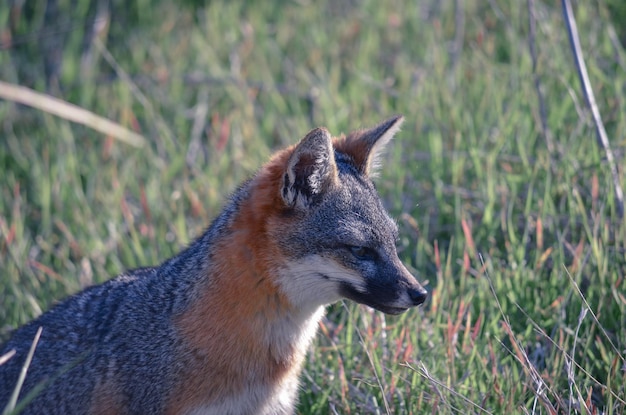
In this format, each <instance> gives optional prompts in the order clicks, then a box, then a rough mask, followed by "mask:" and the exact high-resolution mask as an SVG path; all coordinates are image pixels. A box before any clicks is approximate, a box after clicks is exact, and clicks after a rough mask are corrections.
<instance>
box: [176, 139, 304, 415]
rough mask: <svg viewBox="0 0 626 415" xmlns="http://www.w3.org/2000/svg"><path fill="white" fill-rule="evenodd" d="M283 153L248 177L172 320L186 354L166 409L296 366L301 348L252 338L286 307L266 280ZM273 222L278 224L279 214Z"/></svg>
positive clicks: (276, 378) (279, 205) (180, 409)
mask: <svg viewBox="0 0 626 415" xmlns="http://www.w3.org/2000/svg"><path fill="white" fill-rule="evenodd" d="M290 153H291V150H290V149H288V150H285V151H283V152H281V153H279V154H278V155H277V156H276V157H274V158H273V159H272V160H271V161H270V162H269V163H268V165H267V166H266V168H264V169H262V170H261V171H260V172H259V174H258V175H257V176H256V177H255V178H254V179H253V180H254V183H253V185H252V186H251V188H252V189H254V190H253V193H252V195H251V197H250V198H249V199H248V200H246V202H245V204H244V205H243V206H241V210H240V212H238V217H237V218H236V219H235V220H234V221H233V223H234V224H235V225H233V228H232V233H231V235H230V236H229V237H227V238H226V239H224V240H222V241H221V242H220V243H219V246H218V248H217V251H218V252H220V253H221V255H220V256H218V257H216V258H215V259H214V264H213V265H212V269H211V275H210V276H209V275H207V282H206V286H205V289H204V290H203V292H202V293H201V295H200V296H198V298H197V299H196V300H195V302H194V304H193V305H192V306H191V307H190V310H189V311H188V312H187V313H185V314H184V315H182V316H181V317H180V318H178V319H177V321H176V326H177V327H178V330H179V331H180V333H181V336H182V337H183V338H184V339H185V342H186V346H187V347H188V348H189V349H190V350H192V355H191V356H188V358H187V361H186V364H185V368H184V369H183V371H184V373H181V374H180V376H177V378H178V379H179V380H180V383H179V384H178V385H176V391H175V392H174V393H173V394H172V399H171V401H170V404H169V407H168V410H167V411H166V412H167V413H169V414H175V413H184V412H185V410H186V409H188V408H193V407H195V406H199V405H201V404H202V403H206V402H207V401H211V400H213V399H216V398H218V397H223V396H228V395H232V394H236V393H242V390H241V389H242V388H243V387H245V386H246V385H247V384H249V380H251V379H263V380H264V381H266V382H271V383H280V380H281V379H282V378H284V377H286V376H290V375H296V374H297V370H296V369H297V368H298V367H299V365H300V364H301V362H302V360H303V358H304V351H299V350H293V349H292V350H289V352H288V353H287V354H281V353H279V352H277V351H276V350H273V349H272V345H271V344H269V345H268V344H265V343H264V342H263V341H261V340H260V339H263V338H265V337H266V335H265V333H266V331H267V329H268V327H269V326H270V325H271V324H272V323H273V322H276V321H277V320H278V319H280V318H283V317H285V316H287V315H289V314H290V313H292V305H291V304H290V303H289V302H288V301H287V299H286V298H285V297H284V296H283V295H282V294H280V293H279V290H278V288H277V286H276V284H275V282H273V280H272V276H273V273H274V270H275V268H276V264H280V263H281V260H282V255H281V252H280V250H279V248H278V247H277V246H276V245H275V244H274V243H273V241H272V238H271V235H270V233H269V229H266V226H269V225H266V224H267V223H272V222H273V220H272V219H273V218H278V217H279V216H280V215H281V212H282V209H284V207H283V206H284V203H283V202H282V200H281V199H280V195H279V193H278V190H277V189H280V180H281V177H282V171H284V166H285V163H286V161H287V157H288V156H289V154H290ZM268 219H269V220H268ZM281 222H282V226H285V225H284V223H285V218H281ZM207 322H210V323H209V324H207ZM267 362H270V363H269V364H268V363H267Z"/></svg>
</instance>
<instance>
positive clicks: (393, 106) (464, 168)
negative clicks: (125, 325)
mask: <svg viewBox="0 0 626 415" xmlns="http://www.w3.org/2000/svg"><path fill="white" fill-rule="evenodd" d="M58 3H59V8H60V10H61V11H62V12H63V13H62V14H63V16H65V17H64V19H60V20H59V23H55V24H54V25H52V26H51V25H50V24H48V25H46V24H45V21H44V4H45V2H44V1H39V2H32V3H30V6H29V7H31V9H29V10H28V12H27V11H23V12H22V14H20V15H15V14H13V15H11V14H10V13H9V10H8V9H0V27H2V28H3V29H0V30H1V32H0V34H1V35H2V36H1V38H2V39H9V26H10V25H12V26H11V27H13V32H12V33H11V35H12V37H11V38H10V39H12V41H11V43H10V44H9V43H5V42H8V41H7V40H2V42H3V43H2V45H3V46H2V49H0V79H2V80H4V81H8V82H11V83H14V84H19V85H23V86H27V87H30V88H34V89H36V90H39V91H46V89H48V91H50V92H51V93H53V94H56V95H58V96H60V97H61V98H63V99H64V100H67V101H69V102H71V103H73V104H76V105H78V106H80V107H81V108H83V109H85V110H88V111H91V112H93V113H95V114H98V115H100V116H103V117H106V118H109V119H111V120H114V121H115V122H118V123H120V124H121V125H123V126H124V127H126V128H128V129H130V130H133V131H135V132H137V133H139V134H141V135H143V136H144V137H145V138H146V139H147V143H148V144H146V145H144V146H143V147H142V148H139V149H137V148H134V147H132V146H129V145H126V144H124V143H122V142H119V141H117V140H116V139H115V138H114V137H108V136H106V135H102V134H100V133H97V132H95V131H93V130H91V129H89V128H87V127H85V126H81V125H76V124H71V123H69V122H67V121H65V120H64V119H62V118H58V117H56V116H53V115H50V114H49V113H47V112H42V111H37V110H31V109H28V108H26V107H22V106H19V105H16V104H14V103H12V102H7V101H0V120H2V122H1V124H0V127H1V128H2V131H1V133H0V137H1V139H0V169H1V171H2V174H0V296H1V297H0V298H1V299H0V302H1V303H2V307H0V336H2V337H3V338H5V339H6V337H7V336H8V333H9V331H10V329H11V328H14V327H17V326H19V325H20V324H23V323H25V322H27V321H29V320H30V319H32V318H33V317H35V316H37V315H38V314H40V313H41V312H42V310H46V309H48V308H49V307H50V306H51V305H52V304H53V303H54V302H55V301H58V300H60V299H62V298H64V297H65V296H67V295H68V294H71V293H74V292H76V291H78V290H80V289H81V288H83V287H85V286H88V285H91V284H95V283H99V282H102V281H105V280H107V279H109V278H111V277H112V276H114V275H116V274H118V273H120V272H122V271H123V270H126V269H129V268H133V267H138V266H143V265H151V264H156V263H158V262H160V261H162V260H163V259H165V258H167V257H168V256H170V255H173V254H174V253H176V252H177V251H178V250H179V249H180V248H181V247H183V246H185V245H186V244H187V243H188V242H189V241H190V240H191V239H192V238H193V237H194V236H196V235H199V234H200V233H201V232H202V230H203V229H204V227H205V226H206V225H207V224H208V223H209V222H210V220H211V218H212V217H214V216H215V215H216V214H217V212H218V211H219V209H220V206H221V204H222V203H223V201H224V200H225V198H226V197H227V195H228V193H230V192H231V191H232V190H233V189H234V188H235V187H236V185H237V184H238V183H239V182H241V181H242V180H243V179H245V178H246V177H248V176H249V175H250V174H252V173H253V172H254V170H255V169H256V168H258V166H259V165H260V164H261V163H262V162H263V161H264V160H265V159H266V158H267V157H268V156H269V154H271V152H272V151H273V150H275V149H277V148H279V147H281V146H284V145H287V144H291V143H294V142H296V141H297V140H298V139H299V138H301V137H302V136H303V135H304V134H305V133H306V132H307V131H308V130H310V129H311V128H312V127H314V126H318V125H324V126H327V127H328V128H329V129H330V130H331V132H333V133H335V134H338V133H340V132H347V131H350V130H352V129H355V128H359V127H363V126H369V125H373V124H375V123H377V122H378V121H380V120H382V119H384V118H385V117H386V116H388V115H391V114H395V113H402V114H404V115H405V116H406V118H407V121H406V123H405V126H404V128H403V131H402V132H401V133H400V134H399V136H398V137H397V140H396V141H395V142H394V143H393V144H392V145H391V148H390V151H389V153H388V155H387V158H386V160H385V163H384V166H385V167H384V169H383V171H382V174H381V177H380V178H379V179H378V181H377V184H378V188H379V190H380V193H381V194H382V196H383V199H384V200H385V202H386V205H387V207H388V208H389V210H390V211H391V212H392V214H393V215H394V216H395V217H397V218H398V222H399V225H400V228H401V235H402V236H401V239H400V241H399V244H398V248H399V251H400V255H401V257H402V258H403V260H404V262H405V263H406V264H407V265H409V266H410V267H411V268H412V269H414V270H415V273H416V275H418V276H419V278H420V279H421V280H425V281H428V283H429V289H430V290H431V298H430V301H429V302H428V303H427V304H426V305H425V306H424V307H423V308H421V309H419V310H412V311H410V312H408V313H406V314H405V315H402V316H400V317H388V316H384V315H382V314H380V313H378V312H372V311H371V310H369V309H367V308H365V307H362V306H357V305H354V304H351V303H346V304H338V305H335V306H333V307H331V308H330V309H329V313H328V318H327V319H326V320H324V323H323V325H322V327H321V329H320V333H319V335H318V336H317V340H316V344H315V347H314V348H313V350H312V351H311V352H310V354H309V357H308V362H307V366H306V369H305V372H304V374H303V377H302V392H301V396H300V406H299V413H301V414H328V413H342V414H364V413H368V414H370V413H371V414H375V413H381V414H385V413H407V414H409V413H476V414H480V413H493V414H499V413H534V414H551V413H580V414H599V413H604V414H618V413H622V412H623V411H625V410H626V402H625V400H626V391H625V388H626V386H625V385H626V363H625V360H624V357H625V355H626V331H625V330H624V327H626V294H624V293H625V292H626V290H625V284H626V283H625V282H624V275H625V274H626V259H625V252H626V251H625V249H626V228H625V226H624V224H623V221H622V220H620V218H619V216H618V214H617V207H616V205H615V202H614V196H613V190H612V182H611V176H610V171H609V169H608V167H607V165H606V162H605V160H604V158H603V157H604V155H603V152H602V151H601V150H600V149H599V148H598V146H597V145H596V140H595V132H594V127H593V124H592V123H591V117H590V115H589V113H588V111H587V110H586V108H585V104H584V99H583V97H582V94H581V92H580V87H579V84H578V79H577V75H576V70H575V67H574V65H573V59H572V56H571V52H570V49H569V43H568V39H567V33H566V31H565V29H564V24H563V19H562V15H561V10H560V8H559V7H558V6H557V5H556V4H553V2H539V1H537V2H535V3H536V4H535V5H534V7H535V18H536V34H535V41H534V42H535V47H536V49H537V57H536V58H537V64H536V71H535V72H533V62H532V58H531V54H530V52H529V40H528V39H529V38H528V22H529V18H528V8H527V3H526V2H506V1H501V0H494V1H490V2H480V1H477V0H467V1H464V2H461V1H458V2H454V3H453V2H438V1H426V0H425V1H421V2H410V1H399V0H394V1H390V2H385V3H384V5H383V3H381V2H377V1H373V0H360V1H341V2H332V1H318V2H310V1H292V2H279V1H267V2H258V3H254V4H249V3H246V2H229V1H220V0H215V1H211V2H209V3H208V4H206V5H203V4H202V3H201V2H187V3H185V5H184V6H183V7H180V6H179V5H178V4H176V5H173V4H170V2H158V1H155V0H140V1H138V2H136V5H135V6H134V7H126V6H125V5H124V4H123V2H113V15H112V16H113V18H112V19H111V20H110V24H109V25H108V33H107V34H108V35H106V36H105V33H101V35H100V37H99V39H101V40H102V44H103V48H98V46H97V45H98V43H97V42H94V43H93V45H92V46H91V48H89V49H88V51H89V52H88V53H87V52H84V50H83V46H82V43H83V39H84V38H85V37H84V34H85V26H84V25H83V24H82V23H81V24H80V25H77V24H76V23H74V22H76V21H80V22H83V21H85V19H87V18H88V17H89V16H92V15H93V14H94V13H95V12H96V10H95V9H94V8H93V7H92V9H90V8H89V7H90V3H89V2H87V1H79V2H76V4H75V5H74V6H71V5H70V4H69V3H70V2H69V1H59V2H58ZM619 4H620V3H619V2H607V1H603V0H601V1H599V2H594V3H593V4H590V3H589V2H579V4H577V5H576V7H575V10H574V11H575V14H576V18H577V23H578V27H579V31H580V33H581V41H582V47H583V50H584V52H585V58H586V62H587V66H588V69H589V72H590V77H591V81H592V84H593V88H594V91H595V93H596V98H597V99H598V104H599V106H600V112H601V114H602V115H603V118H604V122H605V126H606V129H607V132H608V135H609V137H610V138H611V139H612V142H611V144H612V146H613V150H614V152H615V154H616V160H617V163H618V165H619V166H621V165H622V164H623V162H624V149H625V146H626V142H625V141H624V140H625V137H626V119H625V118H624V116H623V114H625V113H626V100H625V99H624V91H625V90H626V70H625V69H626V64H625V62H626V53H625V50H624V46H623V45H622V44H620V43H619V41H616V36H614V34H615V33H618V32H619V31H620V30H622V31H623V30H624V29H623V27H620V26H619V25H617V26H613V25H612V24H611V20H610V17H611V12H612V11H613V10H621V9H623V7H621V6H619ZM91 6H93V5H91ZM457 7H460V9H457ZM620 7H621V8H620ZM616 22H617V23H619V22H620V21H619V20H616ZM622 24H623V23H622ZM616 31H617V32H616ZM622 33H623V32H622ZM56 38H59V39H62V46H63V55H62V60H61V62H62V65H61V66H59V68H60V70H59V72H58V77H57V78H54V77H52V78H51V80H49V82H48V83H46V76H45V73H44V70H43V69H42V68H43V67H44V64H45V63H46V59H45V58H44V57H45V56H49V55H48V54H49V51H50V50H52V49H53V46H50V44H51V43H52V44H53V45H54V42H52V41H51V40H50V39H52V40H54V39H56ZM109 55H110V56H109ZM85 56H91V57H92V60H91V64H88V63H85V62H88V60H87V59H84V57H85ZM81 57H83V67H82V68H81ZM52 66H54V65H52ZM535 75H536V77H537V79H538V80H539V86H540V90H541V92H542V96H543V99H544V100H545V107H546V119H545V125H546V128H547V130H544V129H542V124H541V111H540V105H539V98H538V95H537V90H536V88H535V83H534V82H535ZM49 79H50V78H49ZM546 131H547V134H548V137H549V139H551V144H552V146H550V147H549V146H548V141H547V140H546V137H545V135H546ZM624 176H625V175H624V172H623V171H620V179H621V182H622V183H624V182H626V177H624Z"/></svg>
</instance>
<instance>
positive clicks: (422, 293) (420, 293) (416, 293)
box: [409, 287, 428, 305]
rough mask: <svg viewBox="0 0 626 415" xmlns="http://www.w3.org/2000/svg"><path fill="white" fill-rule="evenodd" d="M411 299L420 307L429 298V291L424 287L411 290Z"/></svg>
mask: <svg viewBox="0 0 626 415" xmlns="http://www.w3.org/2000/svg"><path fill="white" fill-rule="evenodd" d="M409 297H410V298H411V301H413V304H414V305H420V304H422V303H423V302H424V301H426V298H427V297H428V291H426V290H425V289H423V288H422V287H419V288H409Z"/></svg>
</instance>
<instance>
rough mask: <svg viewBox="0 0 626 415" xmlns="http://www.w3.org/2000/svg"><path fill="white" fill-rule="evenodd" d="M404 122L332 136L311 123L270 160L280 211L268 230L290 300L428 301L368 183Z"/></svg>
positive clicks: (404, 304)
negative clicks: (300, 136)
mask: <svg viewBox="0 0 626 415" xmlns="http://www.w3.org/2000/svg"><path fill="white" fill-rule="evenodd" d="M402 121H403V118H402V117H401V116H397V117H393V118H390V119H388V120H386V121H384V122H382V123H381V124H379V125H377V126H375V127H373V128H371V129H366V130H360V131H355V132H352V133H350V134H348V135H347V136H342V137H340V138H335V139H333V138H332V137H331V135H330V133H329V132H328V130H326V129H325V128H316V129H314V130H312V131H311V132H309V133H308V134H307V135H306V136H305V137H304V138H303V139H302V140H301V141H300V142H299V143H298V144H297V145H295V146H293V147H291V148H289V149H287V150H285V151H284V152H283V153H281V154H279V156H278V157H277V159H279V160H280V161H279V162H275V163H273V169H274V174H273V176H274V177H276V178H277V179H278V180H276V181H273V183H274V185H276V184H277V182H280V188H279V189H275V191H277V193H278V194H277V196H276V198H275V202H274V203H275V204H276V203H277V204H279V205H280V214H279V215H277V217H275V218H273V219H269V220H270V222H272V223H270V224H268V229H269V232H270V237H271V239H272V243H273V244H276V245H277V246H278V247H279V251H280V253H281V256H282V257H283V258H285V259H284V261H283V263H282V264H281V265H280V268H279V272H278V274H279V286H280V288H281V290H282V291H283V294H285V295H286V297H287V298H288V299H289V300H290V302H291V303H292V304H294V305H297V306H299V307H307V306H309V307H311V308H312V307H318V306H320V305H325V304H329V303H333V302H336V301H338V300H340V299H341V298H348V299H351V300H353V301H356V302H358V303H361V304H365V305H368V306H370V307H373V308H375V309H377V310H380V311H383V312H385V313H389V314H399V313H402V312H404V311H406V310H407V309H408V308H410V307H413V306H417V305H419V304H421V303H423V302H424V301H425V299H426V296H427V292H426V290H425V289H424V288H423V287H422V286H421V285H420V284H419V283H418V282H417V280H416V279H415V278H414V277H413V275H411V273H410V272H409V271H408V270H407V269H406V267H405V266H404V265H403V264H402V262H401V261H400V259H399V258H398V254H397V251H396V246H395V242H396V240H397V238H398V228H397V226H396V224H395V222H394V221H393V220H392V219H391V218H390V217H389V214H388V213H387V212H386V210H385V208H384V207H383V204H382V202H381V200H380V197H379V196H378V194H377V192H376V189H375V188H374V185H373V183H372V181H371V177H372V175H373V174H374V173H375V171H376V167H377V161H378V157H379V156H380V153H381V150H382V149H383V148H384V146H385V145H386V144H387V143H388V142H389V141H390V140H391V139H392V138H393V136H394V134H395V133H396V132H397V131H398V130H399V128H400V125H401V123H402ZM279 175H280V176H279ZM274 207H276V206H275V205H274Z"/></svg>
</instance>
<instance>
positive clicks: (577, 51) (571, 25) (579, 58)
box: [561, 0, 624, 219]
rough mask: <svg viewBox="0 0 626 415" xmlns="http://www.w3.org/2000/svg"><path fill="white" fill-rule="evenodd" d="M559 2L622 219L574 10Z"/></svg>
mask: <svg viewBox="0 0 626 415" xmlns="http://www.w3.org/2000/svg"><path fill="white" fill-rule="evenodd" d="M561 4H562V6H563V18H564V20H565V26H566V28H567V33H568V35H569V40H570V45H571V47H572V53H573V54H574V60H575V62H576V69H577V70H578V77H579V78H580V84H581V86H582V89H583V95H584V96H585V100H586V101H587V106H588V107H589V109H590V110H591V114H592V116H593V121H594V124H595V127H596V134H597V139H598V145H600V146H601V147H602V148H603V149H604V153H605V156H606V160H607V162H608V163H609V169H610V170H611V176H612V178H613V188H614V189H613V190H614V192H615V204H616V207H617V214H618V215H619V218H620V219H623V218H624V194H623V192H622V185H621V184H620V180H619V174H618V171H617V165H616V164H615V157H614V156H613V152H612V151H611V146H610V144H609V138H608V136H607V134H606V130H605V129H604V124H603V122H602V117H601V116H600V110H599V109H598V104H597V103H596V99H595V96H594V94H593V89H592V87H591V81H590V80H589V74H588V73H587V66H586V65H585V59H584V57H583V52H582V48H581V46H580V38H579V36H578V28H577V26H576V19H575V18H574V12H573V11H572V4H571V2H570V0H561Z"/></svg>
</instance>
